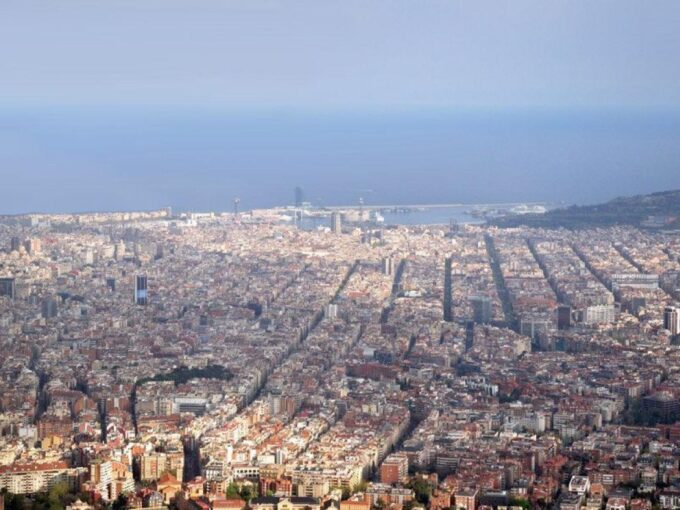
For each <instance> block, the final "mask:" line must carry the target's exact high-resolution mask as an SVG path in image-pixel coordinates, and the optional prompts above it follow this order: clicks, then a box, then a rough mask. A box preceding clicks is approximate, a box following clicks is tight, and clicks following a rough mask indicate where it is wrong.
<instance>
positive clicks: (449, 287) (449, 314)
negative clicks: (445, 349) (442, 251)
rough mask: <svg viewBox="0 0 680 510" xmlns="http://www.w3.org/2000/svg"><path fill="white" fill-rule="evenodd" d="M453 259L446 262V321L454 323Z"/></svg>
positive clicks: (448, 258)
mask: <svg viewBox="0 0 680 510" xmlns="http://www.w3.org/2000/svg"><path fill="white" fill-rule="evenodd" d="M451 262H452V261H451V257H447V258H446V261H445V262H444V320H445V321H446V322H452V321H453V296H452V293H453V281H452V277H451Z"/></svg>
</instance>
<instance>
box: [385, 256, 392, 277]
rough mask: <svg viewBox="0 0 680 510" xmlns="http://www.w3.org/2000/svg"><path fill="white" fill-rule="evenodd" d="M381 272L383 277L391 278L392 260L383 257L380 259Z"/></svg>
mask: <svg viewBox="0 0 680 510" xmlns="http://www.w3.org/2000/svg"><path fill="white" fill-rule="evenodd" d="M382 271H383V274H384V275H387V276H392V274H393V273H394V258H392V257H385V258H383V259H382Z"/></svg>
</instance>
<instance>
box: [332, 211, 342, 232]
mask: <svg viewBox="0 0 680 510" xmlns="http://www.w3.org/2000/svg"><path fill="white" fill-rule="evenodd" d="M331 230H332V231H333V233H334V234H342V217H341V215H340V213H339V212H337V211H336V212H333V213H331Z"/></svg>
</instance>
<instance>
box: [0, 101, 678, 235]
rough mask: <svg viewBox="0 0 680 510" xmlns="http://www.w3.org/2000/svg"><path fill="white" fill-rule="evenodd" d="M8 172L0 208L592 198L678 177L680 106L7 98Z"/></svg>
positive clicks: (1, 178)
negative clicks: (367, 105)
mask: <svg viewBox="0 0 680 510" xmlns="http://www.w3.org/2000/svg"><path fill="white" fill-rule="evenodd" d="M0 182H2V200H0V214H3V213H22V212H29V211H45V212H64V211H97V210H140V209H155V208H159V207H163V206H168V205H169V206H172V207H173V208H174V209H175V210H177V211H186V210H194V211H207V210H216V211H222V210H231V209H232V202H233V199H234V197H239V198H240V199H241V209H242V210H247V209H252V208H262V207H272V206H280V205H287V204H291V203H292V202H293V200H294V192H293V190H294V187H295V186H300V187H301V188H302V189H303V191H304V195H305V200H307V201H309V202H310V203H311V204H313V205H314V206H321V207H323V206H331V205H355V204H357V203H358V200H359V198H362V199H363V200H364V203H365V204H367V205H372V204H373V205H375V204H475V203H492V202H550V203H568V204H571V203H580V204H582V203H596V202H600V201H604V200H608V199H611V198H613V197H616V196H621V195H630V194H637V193H647V192H652V191H658V190H665V189H676V188H680V115H678V114H671V113H663V112H637V113H632V112H580V113H575V112H495V113H494V112H454V111H441V112H431V111H430V112H407V113H377V112H373V113H370V112H369V113H366V112H357V113H310V112H307V113H302V112H286V111H275V112H264V111H258V112H247V111H238V112H236V111H207V110H187V109H184V110H162V109H149V110H146V111H139V110H137V111H125V110H116V109H104V108H99V109H79V110H77V109H68V108H52V109H41V110H38V109H35V110H26V109H24V110H20V109H14V110H8V109H5V110H4V111H0ZM419 214H420V213H412V214H411V215H409V217H408V218H406V217H404V216H403V215H397V216H398V217H397V216H394V217H391V216H389V215H388V216H387V217H386V218H385V219H386V222H387V223H390V222H400V223H403V222H411V221H412V222H421V221H422V219H423V218H419ZM423 214H425V213H423ZM427 215H428V219H431V220H432V221H431V222H434V223H448V221H449V218H450V217H451V211H449V212H446V211H435V210H430V211H429V212H427Z"/></svg>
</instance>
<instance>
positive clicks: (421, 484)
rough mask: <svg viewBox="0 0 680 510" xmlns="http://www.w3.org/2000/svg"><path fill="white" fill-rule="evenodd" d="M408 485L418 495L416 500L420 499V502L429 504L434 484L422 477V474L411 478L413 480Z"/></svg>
mask: <svg viewBox="0 0 680 510" xmlns="http://www.w3.org/2000/svg"><path fill="white" fill-rule="evenodd" d="M408 486H409V487H410V488H411V489H413V492H414V493H415V495H416V501H418V503H421V504H423V505H427V504H428V503H429V501H430V496H431V495H432V486H431V485H430V483H429V482H428V481H427V480H425V479H424V478H421V477H420V476H416V477H415V478H413V479H411V482H410V483H409V485H408Z"/></svg>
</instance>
